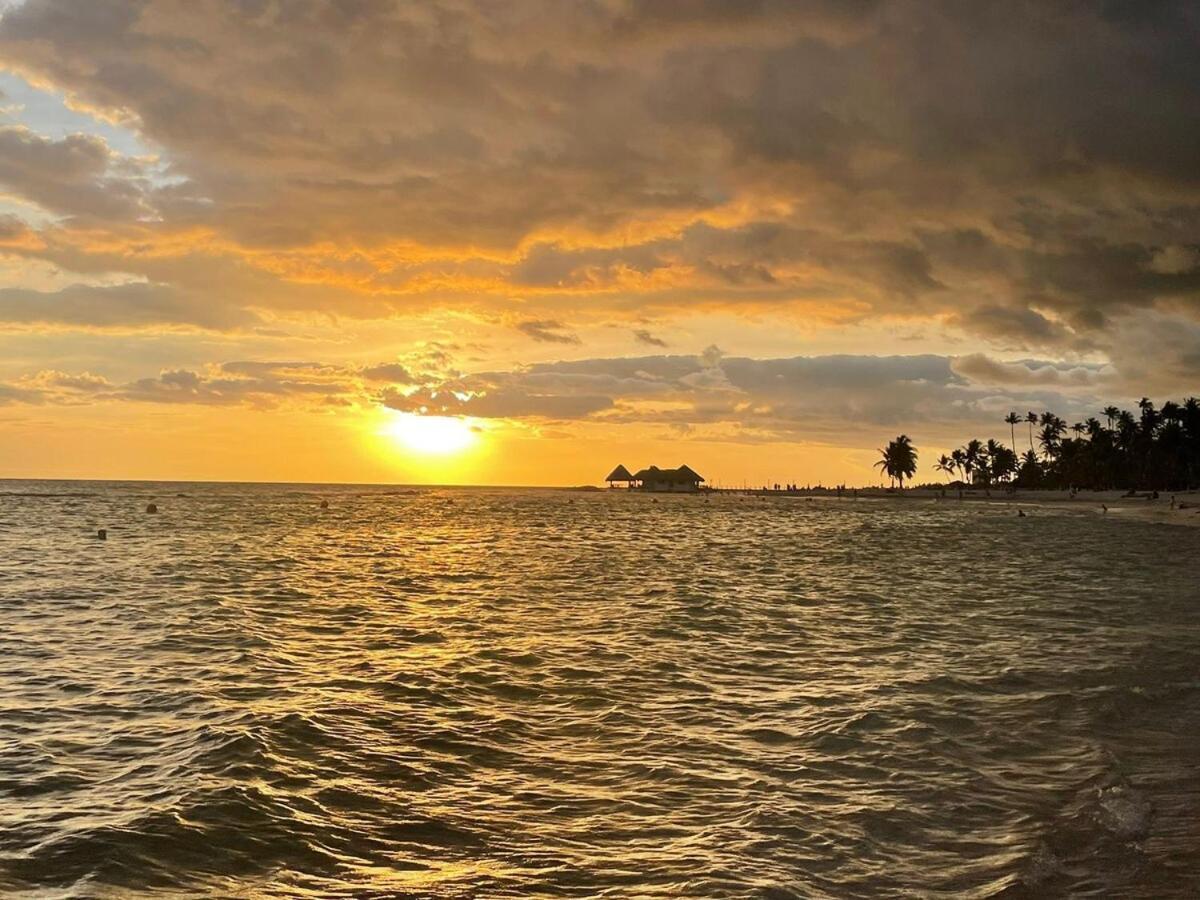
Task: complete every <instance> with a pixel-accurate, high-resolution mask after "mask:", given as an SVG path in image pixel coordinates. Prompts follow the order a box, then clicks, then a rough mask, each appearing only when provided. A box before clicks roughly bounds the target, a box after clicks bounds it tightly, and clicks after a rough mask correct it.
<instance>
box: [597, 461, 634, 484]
mask: <svg viewBox="0 0 1200 900" xmlns="http://www.w3.org/2000/svg"><path fill="white" fill-rule="evenodd" d="M604 480H605V481H607V482H608V486H609V487H616V486H617V485H618V484H623V485H625V487H627V488H631V487H633V481H634V479H633V476H632V475H630V474H629V470H628V469H627V468H625V467H624V466H617V467H616V468H615V469H613V470H612V471H611V472H609V473H608V477H607V478H605V479H604Z"/></svg>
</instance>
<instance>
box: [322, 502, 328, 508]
mask: <svg viewBox="0 0 1200 900" xmlns="http://www.w3.org/2000/svg"><path fill="white" fill-rule="evenodd" d="M321 509H329V501H328V500H322V501H321Z"/></svg>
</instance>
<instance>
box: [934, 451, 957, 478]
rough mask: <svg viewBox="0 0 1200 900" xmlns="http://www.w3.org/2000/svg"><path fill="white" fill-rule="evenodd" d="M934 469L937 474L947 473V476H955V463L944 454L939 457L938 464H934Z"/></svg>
mask: <svg viewBox="0 0 1200 900" xmlns="http://www.w3.org/2000/svg"><path fill="white" fill-rule="evenodd" d="M933 468H934V471H936V472H945V473H946V474H947V475H950V476H953V475H954V468H955V463H954V460H953V459H952V458H951V457H949V456H947V455H946V454H945V453H943V454H942V455H941V456H939V457H938V460H937V462H936V463H934V466H933Z"/></svg>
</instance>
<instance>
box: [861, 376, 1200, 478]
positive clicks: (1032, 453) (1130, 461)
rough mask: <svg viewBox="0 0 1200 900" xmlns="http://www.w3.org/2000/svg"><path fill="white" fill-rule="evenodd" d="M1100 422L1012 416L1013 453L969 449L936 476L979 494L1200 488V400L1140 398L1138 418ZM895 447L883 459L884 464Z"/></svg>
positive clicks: (1110, 412) (942, 462) (941, 462)
mask: <svg viewBox="0 0 1200 900" xmlns="http://www.w3.org/2000/svg"><path fill="white" fill-rule="evenodd" d="M1102 415H1103V416H1104V421H1101V420H1100V419H1097V418H1094V417H1093V418H1089V419H1087V420H1085V421H1083V422H1076V423H1075V424H1073V425H1070V426H1068V425H1067V423H1066V422H1065V421H1064V420H1063V419H1060V418H1059V417H1058V416H1056V415H1055V414H1054V413H1052V412H1043V413H1040V414H1039V413H1036V412H1032V411H1031V412H1028V413H1026V414H1025V415H1024V416H1022V415H1020V414H1019V413H1016V412H1011V413H1009V414H1008V415H1007V416H1005V418H1004V422H1005V424H1006V425H1008V426H1009V435H1010V437H1011V439H1012V441H1013V445H1014V446H1013V447H1006V446H1005V445H1003V444H1000V443H997V442H996V441H993V440H989V441H987V442H986V443H984V442H980V441H978V440H972V441H968V442H967V444H966V445H964V446H963V447H960V448H959V449H957V450H954V451H953V452H952V453H950V454H949V455H943V456H941V457H939V459H938V461H937V463H936V465H935V466H934V468H935V469H937V470H938V471H940V472H944V473H946V474H947V475H948V476H951V477H955V476H956V477H957V478H958V479H959V480H961V481H963V482H965V483H966V484H970V485H976V486H980V487H990V486H993V485H1015V486H1017V487H1022V488H1046V489H1050V490H1067V489H1070V488H1076V489H1082V490H1114V489H1120V490H1145V491H1150V490H1187V489H1189V488H1192V487H1197V486H1200V400H1197V399H1196V398H1195V397H1189V398H1188V399H1187V400H1185V401H1184V402H1183V403H1182V404H1180V403H1175V402H1172V401H1167V402H1166V403H1164V404H1163V405H1162V408H1161V409H1156V408H1155V406H1154V404H1153V403H1152V402H1150V400H1148V399H1146V398H1142V400H1141V401H1140V402H1139V403H1138V413H1137V414H1136V415H1135V414H1134V413H1132V412H1129V411H1128V410H1123V409H1118V408H1117V407H1115V406H1109V407H1106V408H1105V409H1104V410H1103V412H1102ZM1020 422H1025V423H1026V424H1027V425H1028V426H1029V428H1028V431H1029V449H1028V450H1026V451H1024V452H1023V453H1022V454H1021V455H1020V457H1018V456H1017V453H1016V449H1015V446H1016V426H1017V424H1018V423H1020ZM904 440H905V441H906V442H907V440H908V439H907V438H904ZM892 443H893V444H894V443H896V442H895V441H893V442H892ZM891 447H892V444H889V445H888V448H887V450H884V451H881V452H883V453H884V458H885V459H887V458H888V457H887V453H888V451H890V449H891ZM909 449H911V446H910V448H909ZM914 458H915V452H914ZM877 465H880V466H881V467H883V464H882V462H881V463H877ZM884 469H885V471H888V474H891V472H890V471H889V470H888V469H887V468H886V467H884ZM907 477H910V478H911V474H908V476H907ZM901 487H903V479H901Z"/></svg>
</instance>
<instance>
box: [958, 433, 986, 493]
mask: <svg viewBox="0 0 1200 900" xmlns="http://www.w3.org/2000/svg"><path fill="white" fill-rule="evenodd" d="M982 462H983V444H981V443H980V442H979V441H977V440H971V441H967V446H966V447H964V448H963V469H964V470H965V471H966V473H967V483H968V484H973V483H974V481H975V479H974V478H972V477H971V475H972V473H973V472H975V470H976V469H978V468H979V465H980V463H982Z"/></svg>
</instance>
